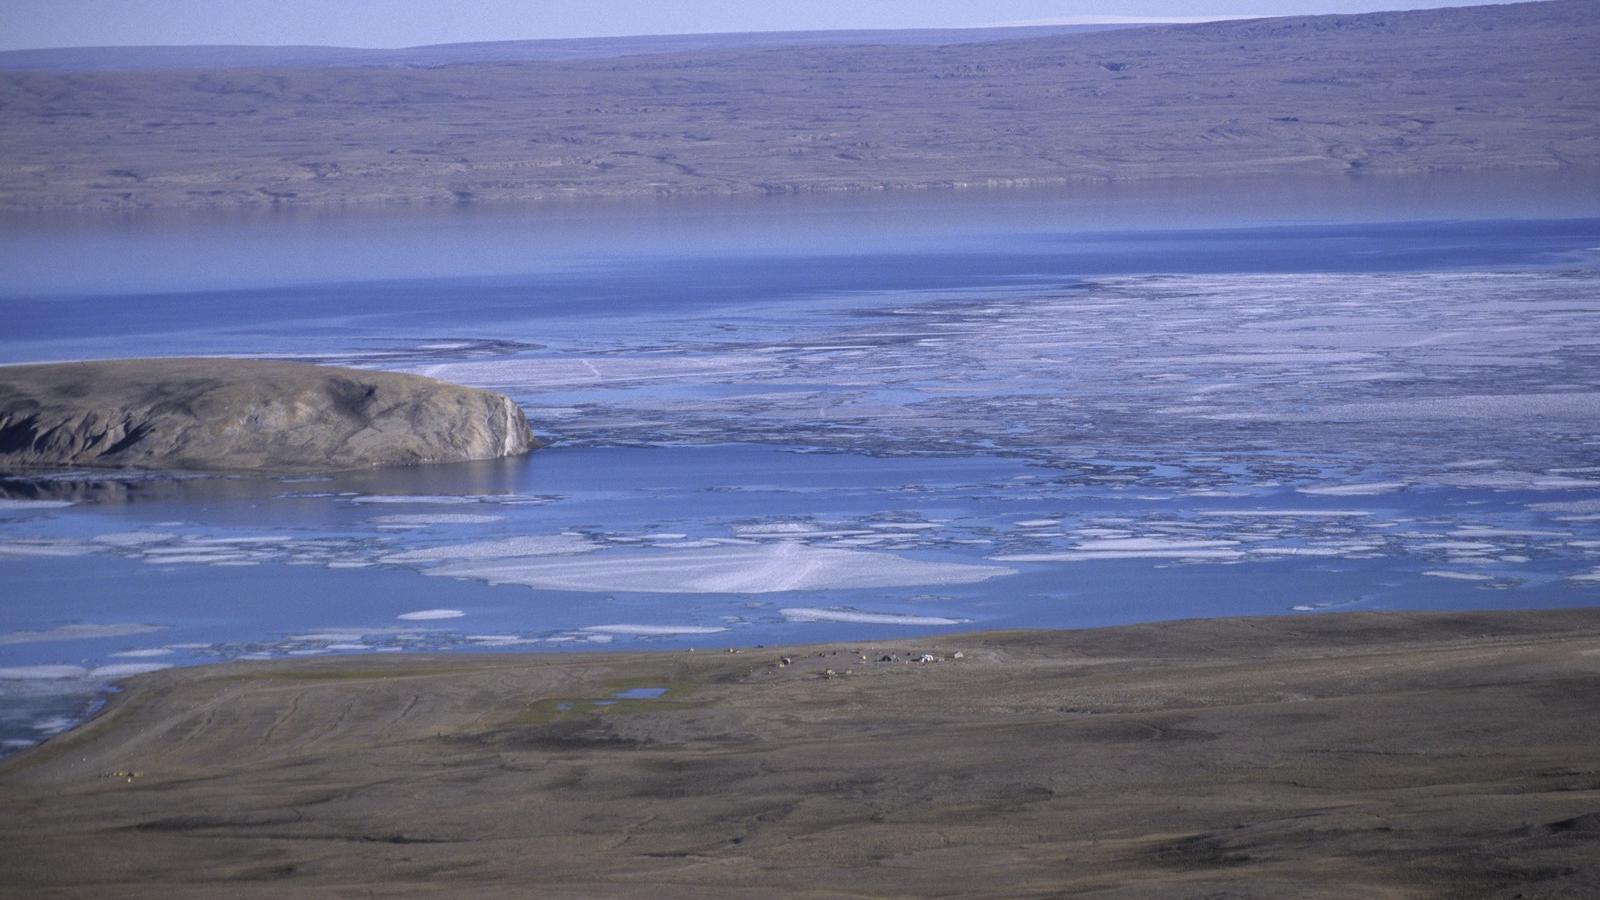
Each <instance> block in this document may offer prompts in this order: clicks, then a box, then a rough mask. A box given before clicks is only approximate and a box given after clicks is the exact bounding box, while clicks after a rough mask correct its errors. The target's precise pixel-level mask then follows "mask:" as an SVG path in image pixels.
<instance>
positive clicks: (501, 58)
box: [0, 24, 1148, 72]
mask: <svg viewBox="0 0 1600 900" xmlns="http://www.w3.org/2000/svg"><path fill="white" fill-rule="evenodd" d="M1141 27H1148V26H1147V25H1143V24H1125V25H1113V24H1106V25H1021V26H1010V27H995V28H908V29H887V30H854V31H752V32H727V33H720V34H671V35H638V36H633V37H615V38H554V39H548V40H526V41H478V42H472V43H459V44H427V45H423V46H420V47H406V48H401V49H395V50H371V49H361V48H356V47H320V46H281V47H268V46H254V45H234V44H198V45H189V46H181V45H174V46H132V47H55V48H48V49H39V50H4V51H0V69H9V70H16V71H37V72H112V71H140V70H160V69H168V70H185V69H289V68H315V67H319V66H329V67H338V68H348V67H356V66H380V67H384V66H386V67H402V68H403V67H418V68H425V67H432V66H459V65H471V64H474V63H491V62H562V61H568V60H584V59H611V58H616V57H622V56H643V55H650V54H658V53H694V52H703V51H714V50H736V49H750V48H775V47H825V46H845V45H869V46H915V45H941V44H974V43H981V42H985V41H1004V40H1020V39H1028V38H1041V37H1058V36H1061V35H1068V34H1089V33H1093V32H1097V31H1115V30H1119V29H1124V28H1141Z"/></svg>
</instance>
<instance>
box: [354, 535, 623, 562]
mask: <svg viewBox="0 0 1600 900" xmlns="http://www.w3.org/2000/svg"><path fill="white" fill-rule="evenodd" d="M601 546H602V545H600V544H597V543H595V542H594V541H591V540H589V539H588V538H586V537H583V536H582V535H576V534H541V535H520V536H518V537H510V538H500V539H498V540H492V541H476V542H474V543H470V544H444V545H441V546H438V547H423V548H419V549H416V550H406V551H403V552H401V553H391V554H389V555H387V556H384V557H381V558H380V559H379V562H385V563H410V562H440V561H444V560H471V559H505V558H508V557H528V556H563V555H567V554H573V553H589V552H592V551H595V550H598V549H600V547H601Z"/></svg>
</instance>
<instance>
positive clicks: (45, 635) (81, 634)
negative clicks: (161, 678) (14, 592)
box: [0, 622, 166, 645]
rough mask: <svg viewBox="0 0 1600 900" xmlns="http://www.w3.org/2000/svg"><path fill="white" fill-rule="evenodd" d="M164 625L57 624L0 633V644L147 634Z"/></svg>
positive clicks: (162, 627) (132, 623)
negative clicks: (34, 629)
mask: <svg viewBox="0 0 1600 900" xmlns="http://www.w3.org/2000/svg"><path fill="white" fill-rule="evenodd" d="M165 627H166V626H164V625H145V624H141V623H135V622H125V623H117V624H108V625H94V624H89V623H83V624H74V625H59V626H57V627H55V628H49V629H45V630H41V631H13V632H11V633H9V634H0V645H4V644H37V643H44V642H48V641H79V640H85V639H90V638H114V637H129V636H131V635H136V634H148V633H150V632H152V631H161V630H162V629H164V628H165Z"/></svg>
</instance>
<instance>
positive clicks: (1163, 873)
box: [0, 610, 1600, 898]
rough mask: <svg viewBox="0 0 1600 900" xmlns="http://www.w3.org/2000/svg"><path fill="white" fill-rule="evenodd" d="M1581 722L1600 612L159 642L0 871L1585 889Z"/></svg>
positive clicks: (254, 882)
mask: <svg viewBox="0 0 1600 900" xmlns="http://www.w3.org/2000/svg"><path fill="white" fill-rule="evenodd" d="M956 651H960V652H961V653H962V654H963V656H964V658H963V659H959V660H957V659H953V658H952V657H953V655H954V653H955V652H956ZM923 652H928V653H932V654H935V655H937V656H939V657H941V659H940V661H938V662H935V663H927V664H921V663H916V662H909V661H907V659H908V656H909V655H920V654H921V653H923ZM886 654H889V655H894V656H896V657H898V658H897V659H896V660H895V661H893V662H881V661H879V659H880V657H882V656H883V655H886ZM784 656H788V657H790V658H791V659H792V660H793V662H792V664H790V665H780V662H781V658H782V657H784ZM862 656H866V657H868V659H867V660H865V661H864V660H862V659H861V657H862ZM827 669H832V670H834V672H835V676H834V677H827V675H826V673H825V670H827ZM633 686H661V687H666V688H668V689H669V691H668V693H667V694H666V696H665V697H662V698H661V699H658V700H635V701H622V702H619V703H617V704H616V705H614V706H596V705H595V704H594V702H593V701H595V700H597V699H605V698H607V697H609V696H610V695H611V694H612V693H614V692H615V691H617V690H619V689H621V688H626V687H633ZM1597 716H1600V610H1576V611H1564V612H1547V613H1477V614H1400V613H1386V614H1352V615H1337V616H1333V615H1330V616H1318V617H1304V618H1273V619H1236V620H1209V621H1191V622H1179V623H1166V624H1157V625H1144V626H1135V627H1126V628H1115V629H1106V630H1095V631H1077V632H1036V633H1010V634H990V635H974V636H963V637H947V638H938V639H934V640H929V641H925V642H916V641H912V642H905V641H902V642H894V643H886V644H875V645H870V646H868V645H850V646H844V645H838V646H828V647H811V648H793V649H787V650H748V651H745V652H742V653H738V654H730V653H727V652H716V651H709V652H708V651H705V650H702V651H701V652H698V653H686V652H673V653H646V654H606V655H588V656H566V655H533V656H478V655H473V656H451V657H420V656H401V657H383V658H374V657H364V658H360V659H342V660H317V661H300V662H294V663H263V664H249V665H243V664H241V665H228V666H218V667H211V668H202V669H190V670H183V671H169V672H163V673H157V674H154V675H150V676H146V677H143V678H140V679H138V680H136V681H135V682H134V683H133V686H132V687H131V689H130V690H129V691H128V692H126V693H125V694H123V695H121V696H120V697H119V698H118V700H117V702H116V703H115V704H114V705H113V707H112V708H111V710H110V711H109V712H108V713H106V714H105V715H103V716H102V717H100V718H99V719H97V720H95V721H94V722H92V723H91V724H89V725H88V726H86V727H83V728H81V729H79V730H77V731H75V732H72V733H70V734H68V735H66V736H64V737H61V738H58V739H56V740H54V741H51V742H50V743H49V744H47V745H45V746H44V747H42V748H39V749H37V750H35V751H32V752H29V753H27V754H24V755H22V756H21V757H19V758H16V759H14V760H12V761H10V762H8V763H7V764H6V765H5V766H4V767H3V768H0V847H3V848H4V850H3V853H0V884H4V885H6V886H7V888H8V892H9V893H11V894H12V895H15V896H23V895H26V896H104V895H106V894H107V893H110V892H115V893H116V894H118V895H119V896H149V897H157V896H159V897H179V896H194V897H217V896H227V897H238V898H244V897H284V896H295V897H310V896H336V897H345V896H347V897H364V896H372V895H377V896H504V895H523V896H558V897H564V896H616V895H632V896H650V897H674V896H680V897H691V896H695V897H698V896H727V897H740V896H750V895H753V894H756V893H760V894H772V895H778V896H815V897H824V896H826V897H839V896H851V897H883V896H1058V895H1062V894H1072V895H1080V896H1094V897H1146V896H1171V897H1202V896H1204V897H1230V898H1237V897H1249V898H1253V897H1260V898H1280V897H1299V896H1315V897H1351V898H1357V897H1359V898H1368V897H1508V898H1509V897H1513V896H1520V897H1526V898H1532V897H1586V896H1595V885H1597V884H1600V852H1597V849H1600V740H1597V737H1600V732H1597V726H1596V724H1595V723H1596V721H1597ZM128 773H137V774H135V775H129V774H128ZM130 778H131V780H130Z"/></svg>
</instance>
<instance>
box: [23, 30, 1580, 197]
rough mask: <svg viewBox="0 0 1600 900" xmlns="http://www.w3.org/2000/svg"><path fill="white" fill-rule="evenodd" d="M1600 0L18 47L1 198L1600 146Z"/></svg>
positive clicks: (536, 191)
mask: <svg viewBox="0 0 1600 900" xmlns="http://www.w3.org/2000/svg"><path fill="white" fill-rule="evenodd" d="M1597 47H1600V15H1597V14H1596V7H1595V5H1594V4H1593V3H1592V2H1589V0H1553V2H1546V3H1528V4H1516V5H1506V6H1483V7H1470V8H1463V9H1454V10H1432V11H1420V12H1408V13H1384V14H1370V15H1356V16H1325V17H1316V18H1282V19H1268V20H1256V21H1249V22H1223V23H1213V24H1208V25H1195V26H1174V27H1162V28H1141V29H1130V30H1119V31H1107V32H1100V33H1093V34H1071V35H1065V36H1056V37H1046V38H1033V39H1028V40H1010V41H998V42H989V43H965V44H954V45H948V46H905V45H902V46H800V47H787V48H771V47H746V48H740V49H731V50H701V51H695V52H682V53H668V54H657V55H635V56H626V57H622V58H612V59H591V60H575V61H564V62H499V63H477V64H469V65H443V66H437V67H431V68H396V67H355V68H327V67H325V68H266V69H218V70H213V71H193V70H186V71H125V72H86V73H60V72H23V71H11V72H5V73H3V74H0V209H11V210H49V209H63V208H73V209H79V208H93V209H101V208H112V209H116V208H135V207H194V206H224V207H228V206H250V205H271V204H292V205H343V204H382V203H455V202H484V201H519V202H520V201H528V200H539V199H548V198H557V197H602V196H606V197H610V196H617V197H626V196H653V195H683V194H708V195H716V194H752V193H781V192H796V191H834V190H857V191H859V190H881V189H907V188H948V187H971V186H1015V185H1035V184H1062V183H1072V182H1075V181H1082V180H1096V179H1110V178H1162V177H1206V176H1214V175H1220V174H1224V173H1226V174H1230V175H1253V174H1268V173H1294V172H1306V173H1330V172H1351V173H1361V172H1426V171H1437V170H1462V169H1466V170H1472V169H1488V168H1503V167H1562V166H1573V165H1596V164H1600V134H1597V129H1596V122H1597V121H1600V53H1597V52H1596V48H1597Z"/></svg>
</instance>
